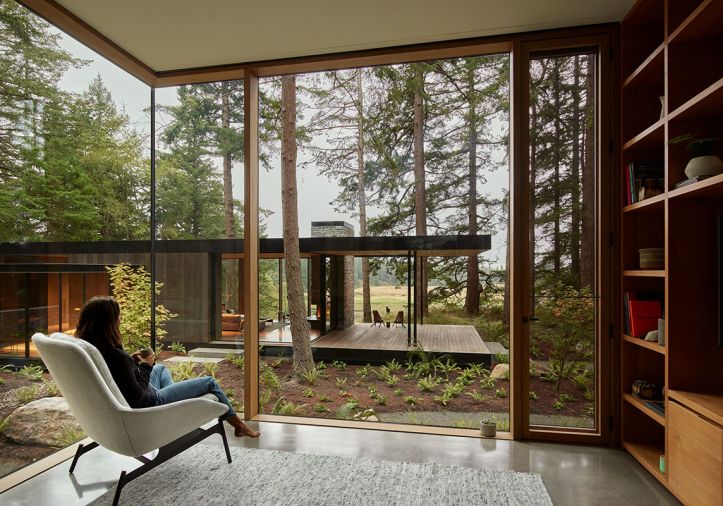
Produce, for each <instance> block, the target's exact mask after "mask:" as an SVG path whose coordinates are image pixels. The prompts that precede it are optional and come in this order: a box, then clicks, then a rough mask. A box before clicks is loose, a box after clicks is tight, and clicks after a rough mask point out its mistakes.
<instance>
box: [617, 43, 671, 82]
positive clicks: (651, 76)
mask: <svg viewBox="0 0 723 506" xmlns="http://www.w3.org/2000/svg"><path fill="white" fill-rule="evenodd" d="M664 52H665V44H660V45H659V46H658V48H657V49H656V50H655V51H653V52H652V54H651V55H650V56H648V57H647V58H646V59H645V61H643V63H641V64H640V66H639V67H638V68H637V69H635V70H634V71H633V72H632V74H630V75H629V76H628V78H627V79H625V81H624V82H623V87H626V88H632V87H644V88H648V87H653V86H655V85H656V84H658V83H662V77H663V66H664V65H663V64H664V63H665V60H664V58H663V53H664Z"/></svg>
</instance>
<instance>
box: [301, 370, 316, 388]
mask: <svg viewBox="0 0 723 506" xmlns="http://www.w3.org/2000/svg"><path fill="white" fill-rule="evenodd" d="M301 377H302V378H304V381H306V382H307V383H308V384H309V385H311V386H314V383H316V380H317V378H318V377H319V370H318V369H309V370H308V371H305V372H303V373H302V374H301Z"/></svg>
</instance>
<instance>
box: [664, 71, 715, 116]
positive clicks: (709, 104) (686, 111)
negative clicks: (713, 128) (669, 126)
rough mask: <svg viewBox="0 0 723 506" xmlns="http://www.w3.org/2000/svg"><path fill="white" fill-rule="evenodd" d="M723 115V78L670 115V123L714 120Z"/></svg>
mask: <svg viewBox="0 0 723 506" xmlns="http://www.w3.org/2000/svg"><path fill="white" fill-rule="evenodd" d="M721 113H723V78H721V79H718V80H717V81H716V82H714V83H713V84H711V85H710V86H708V87H707V88H706V89H704V90H703V91H701V92H700V93H698V94H697V95H696V96H694V97H693V98H691V99H689V100H688V101H687V102H685V103H684V104H682V105H681V106H680V107H678V108H677V109H675V110H674V111H673V112H671V113H670V114H669V115H668V119H669V120H670V121H687V120H696V119H705V118H713V117H716V116H720V115H721Z"/></svg>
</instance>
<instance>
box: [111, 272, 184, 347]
mask: <svg viewBox="0 0 723 506" xmlns="http://www.w3.org/2000/svg"><path fill="white" fill-rule="evenodd" d="M106 271H108V275H109V276H110V282H111V288H112V293H113V297H115V299H116V300H117V301H118V305H119V306H120V310H121V322H120V330H121V336H122V339H123V347H124V348H125V349H127V350H138V349H140V348H143V347H145V346H148V344H149V343H150V342H151V305H150V304H149V301H150V300H151V275H150V273H149V272H148V271H147V270H146V268H145V267H143V266H132V265H130V264H127V263H120V264H117V265H113V266H107V267H106ZM162 287H163V283H158V282H156V286H155V292H156V296H159V295H160V294H161V288H162ZM176 316H178V315H176V314H174V313H172V312H171V311H169V310H168V309H166V307H165V306H164V305H163V304H157V305H156V339H157V340H158V341H162V340H163V338H164V337H165V336H166V334H167V331H166V328H165V326H166V323H167V322H168V321H169V320H171V319H172V318H175V317H176Z"/></svg>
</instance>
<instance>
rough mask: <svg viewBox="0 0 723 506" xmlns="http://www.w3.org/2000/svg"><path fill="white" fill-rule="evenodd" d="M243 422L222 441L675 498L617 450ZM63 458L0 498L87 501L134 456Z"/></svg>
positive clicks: (566, 493)
mask: <svg viewBox="0 0 723 506" xmlns="http://www.w3.org/2000/svg"><path fill="white" fill-rule="evenodd" d="M251 425H255V426H257V427H259V430H261V431H262V436H261V438H259V439H257V440H252V439H247V438H242V439H236V438H234V437H233V435H232V434H231V433H229V441H230V442H231V443H232V444H234V445H237V446H246V447H251V448H266V449H272V450H281V451H292V452H299V453H312V454H324V455H340V456H347V457H365V458H371V459H379V460H401V461H408V462H436V463H439V464H447V465H456V466H468V467H480V468H488V469H503V470H514V471H529V472H535V473H540V474H541V475H542V480H543V482H544V483H545V486H546V487H547V490H548V492H549V493H550V497H551V498H552V500H553V502H554V503H555V504H556V505H567V504H570V505H588V504H595V505H596V504H600V505H603V504H604V505H625V504H631V505H636V506H645V505H662V504H666V505H667V504H678V502H677V501H676V500H675V498H674V497H673V496H671V495H670V494H669V493H668V492H667V491H666V490H665V489H664V488H663V487H662V486H661V485H660V484H659V483H658V482H657V481H656V480H655V479H654V478H653V477H651V476H650V475H648V473H647V472H646V471H645V470H644V469H643V468H642V467H640V466H639V465H638V464H637V462H635V461H634V460H633V458H632V457H630V456H629V455H628V454H626V453H625V452H623V451H620V450H611V449H607V448H597V447H587V446H575V445H563V444H552V443H527V442H516V441H496V440H481V439H475V438H463V437H451V436H433V435H421V434H407V433H397V432H383V431H376V430H360V429H341V428H331V427H314V426H304V425H289V424H278V423H258V424H255V423H252V424H251ZM216 440H217V442H216ZM208 441H209V444H208V447H209V448H208V450H209V451H218V452H219V462H222V461H225V459H224V456H223V453H222V450H221V448H219V447H218V446H219V445H220V444H221V442H220V438H218V436H212V438H211V439H209V440H208ZM69 465H70V463H69V462H64V463H62V464H60V465H58V466H56V467H54V468H52V469H50V470H48V471H46V472H44V473H42V474H41V475H38V476H36V477H35V478H32V479H31V480H28V481H26V482H24V483H22V484H20V485H18V486H16V487H15V488H13V489H10V490H8V491H7V492H5V493H3V494H1V495H0V504H2V505H32V506H43V505H53V506H55V505H63V506H68V505H74V504H87V503H88V502H90V501H92V500H93V499H95V498H96V497H98V496H99V495H101V494H102V493H104V492H105V491H106V490H108V489H109V488H111V487H113V485H114V484H115V481H116V480H117V478H118V475H119V473H120V471H121V470H123V469H130V468H133V467H136V466H137V465H138V463H137V461H135V460H134V459H130V458H126V457H121V456H119V455H116V454H113V453H111V452H109V451H107V450H105V449H103V448H98V449H96V450H93V451H91V452H90V453H87V454H86V455H84V456H83V457H81V459H80V461H79V463H78V467H77V468H76V470H75V475H74V476H70V475H69V474H68V466H69ZM279 472H283V470H279ZM242 484H243V481H242V480H241V481H240V486H243V485H242ZM289 504H293V499H290V500H289Z"/></svg>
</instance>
